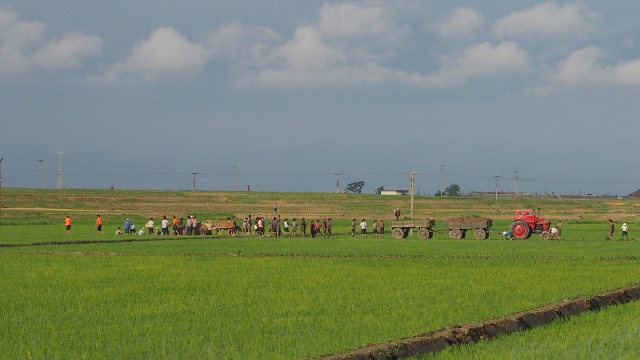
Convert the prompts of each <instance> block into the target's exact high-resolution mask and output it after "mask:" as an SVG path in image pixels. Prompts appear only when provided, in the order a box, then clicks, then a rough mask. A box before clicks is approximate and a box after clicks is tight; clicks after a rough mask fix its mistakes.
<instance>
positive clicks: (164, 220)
mask: <svg viewBox="0 0 640 360" xmlns="http://www.w3.org/2000/svg"><path fill="white" fill-rule="evenodd" d="M162 235H169V220H167V216H166V215H163V216H162Z"/></svg>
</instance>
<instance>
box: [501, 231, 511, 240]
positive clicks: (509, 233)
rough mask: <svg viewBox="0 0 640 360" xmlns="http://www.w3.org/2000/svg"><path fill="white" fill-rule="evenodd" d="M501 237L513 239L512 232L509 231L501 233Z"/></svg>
mask: <svg viewBox="0 0 640 360" xmlns="http://www.w3.org/2000/svg"><path fill="white" fill-rule="evenodd" d="M502 235H504V239H505V240H507V239H513V231H511V230H509V231H503V232H502Z"/></svg>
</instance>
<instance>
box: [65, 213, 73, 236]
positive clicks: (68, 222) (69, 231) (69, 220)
mask: <svg viewBox="0 0 640 360" xmlns="http://www.w3.org/2000/svg"><path fill="white" fill-rule="evenodd" d="M71 224H73V221H72V220H71V218H70V217H69V216H68V215H67V218H66V219H64V225H65V226H66V228H67V234H71Z"/></svg>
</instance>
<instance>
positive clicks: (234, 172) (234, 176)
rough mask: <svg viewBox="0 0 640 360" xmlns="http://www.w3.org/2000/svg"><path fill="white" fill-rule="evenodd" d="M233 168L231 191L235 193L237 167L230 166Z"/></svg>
mask: <svg viewBox="0 0 640 360" xmlns="http://www.w3.org/2000/svg"><path fill="white" fill-rule="evenodd" d="M231 167H232V168H233V191H236V167H237V165H231Z"/></svg>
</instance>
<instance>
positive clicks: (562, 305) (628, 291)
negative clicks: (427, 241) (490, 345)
mask: <svg viewBox="0 0 640 360" xmlns="http://www.w3.org/2000/svg"><path fill="white" fill-rule="evenodd" d="M639 299H640V285H638V284H636V285H632V286H629V287H626V288H622V289H617V290H613V291H609V292H604V293H600V294H598V295H596V296H592V297H586V298H585V297H579V298H575V299H573V300H564V301H559V302H556V303H552V304H548V305H545V306H541V307H538V308H534V309H531V310H528V311H525V312H517V313H513V314H510V315H507V316H505V317H502V318H499V319H488V320H485V321H482V322H474V323H468V324H464V325H456V326H451V327H447V328H444V329H441V330H436V331H433V332H430V333H427V334H422V335H417V336H414V337H410V338H404V339H398V340H396V341H393V342H390V343H385V344H376V345H369V346H365V347H361V348H358V349H355V350H351V351H345V352H344V353H340V354H329V355H324V356H321V357H320V358H318V359H321V360H388V359H404V358H408V357H417V356H422V355H426V354H429V353H434V352H438V351H441V350H444V349H445V348H447V347H450V346H456V345H460V344H472V343H476V342H479V341H481V340H488V339H492V338H494V337H496V336H498V335H508V334H511V333H514V332H517V331H527V330H530V329H533V328H536V327H538V326H542V325H546V324H549V323H551V322H552V321H554V320H557V319H568V318H570V317H572V316H575V315H580V314H582V313H585V312H588V311H598V310H600V309H602V308H604V307H607V306H611V305H619V304H626V303H629V302H632V301H636V300H639Z"/></svg>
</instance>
